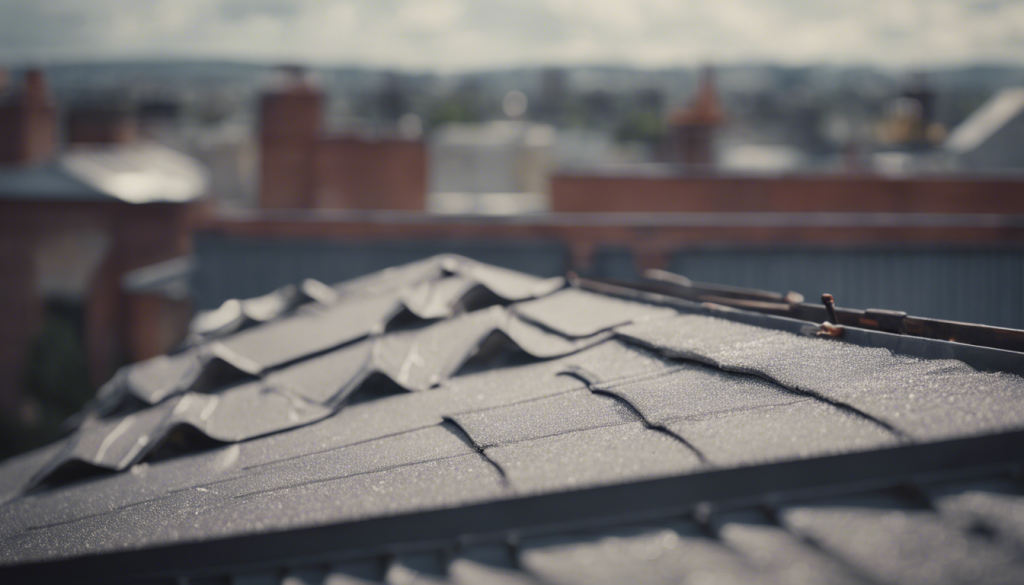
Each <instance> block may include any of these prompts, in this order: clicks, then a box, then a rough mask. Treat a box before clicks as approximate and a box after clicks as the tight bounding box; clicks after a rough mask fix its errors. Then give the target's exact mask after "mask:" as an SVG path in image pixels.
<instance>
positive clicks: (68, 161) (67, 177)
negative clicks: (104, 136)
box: [0, 143, 209, 204]
mask: <svg viewBox="0 0 1024 585" xmlns="http://www.w3.org/2000/svg"><path fill="white" fill-rule="evenodd" d="M207 174H208V173H207V171H206V170H205V169H204V168H203V167H202V165H201V164H200V163H199V162H198V161H196V160H195V159H193V158H192V157H190V156H188V155H185V154H183V153H180V152H178V151H175V150H173V149H170V148H167V147H165V146H161V145H159V144H155V143H153V144H148V143H142V144H129V145H116V146H81V147H77V148H74V149H71V150H69V151H67V152H65V153H63V154H61V155H60V156H58V157H57V158H56V159H55V160H54V161H51V162H48V163H45V164H41V165H36V166H31V167H11V168H0V198H4V199H16V200H21V199H24V200H35V201H123V202H125V203H133V204H136V203H138V204H141V203H165V202H169V203H185V202H188V201H192V200H195V199H197V198H199V197H202V196H203V195H205V193H206V190H207V188H208V187H209V184H208V183H209V178H208V176H207Z"/></svg>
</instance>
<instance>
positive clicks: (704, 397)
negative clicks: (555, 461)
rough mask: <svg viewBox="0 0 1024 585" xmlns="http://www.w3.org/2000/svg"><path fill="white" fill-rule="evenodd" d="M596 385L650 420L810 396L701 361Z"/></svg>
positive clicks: (672, 418) (662, 421)
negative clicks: (703, 364)
mask: <svg viewBox="0 0 1024 585" xmlns="http://www.w3.org/2000/svg"><path fill="white" fill-rule="evenodd" d="M595 388H596V389H598V390H600V391H602V392H607V393H608V394H613V395H615V396H619V397H620V398H622V399H623V400H625V401H627V402H629V403H630V404H632V405H633V406H634V407H635V408H636V409H637V410H638V411H640V414H642V415H643V417H644V419H646V420H647V421H648V422H651V423H665V422H668V421H672V420H676V419H680V418H699V417H703V416H706V415H710V414H723V413H727V412H732V411H742V410H748V409H751V408H758V407H762V406H771V405H777V404H789V403H792V402H796V401H800V400H806V399H807V398H806V396H802V395H799V394H796V393H793V392H790V391H789V390H786V389H785V388H782V387H780V386H778V385H775V384H772V383H770V382H766V381H764V380H761V379H758V378H754V377H752V376H737V375H735V374H729V373H726V372H723V371H721V370H717V369H715V368H709V367H706V366H702V365H700V364H686V365H684V366H682V367H681V368H680V369H678V370H675V371H672V372H668V373H663V374H660V375H657V376H649V377H646V378H642V379H637V380H628V381H625V382H618V383H605V384H598V385H597V386H595Z"/></svg>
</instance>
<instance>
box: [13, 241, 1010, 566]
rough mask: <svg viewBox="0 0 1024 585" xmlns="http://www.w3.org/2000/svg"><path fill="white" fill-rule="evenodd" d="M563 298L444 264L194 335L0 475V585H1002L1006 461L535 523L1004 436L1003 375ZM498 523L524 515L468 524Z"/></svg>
mask: <svg viewBox="0 0 1024 585" xmlns="http://www.w3.org/2000/svg"><path fill="white" fill-rule="evenodd" d="M567 286H568V285H567V284H566V283H565V281H563V280H561V279H554V280H551V279H547V280H544V279H539V278H534V277H530V276H527V275H522V274H518V273H513V272H510V271H507V270H504V269H498V268H494V267H488V266H484V265H481V264H478V263H476V262H473V261H470V260H467V259H464V258H459V257H451V256H444V257H436V258H431V259H428V260H425V261H423V262H418V263H415V264H412V265H407V266H404V267H398V268H396V269H392V270H389V271H385V272H384V273H378V274H375V275H370V276H368V277H364V278H361V279H358V280H355V281H350V282H347V283H342V284H339V285H334V286H331V287H327V286H325V285H319V283H315V284H313V283H303V284H302V285H300V286H298V287H290V288H287V289H282V290H280V291H277V292H276V293H273V294H271V295H268V296H267V297H261V298H260V299H250V300H248V301H239V302H235V303H229V304H226V305H225V306H224V307H221V309H218V310H217V312H219V313H220V314H207V315H200V316H199V317H197V319H196V323H194V324H193V328H192V331H193V334H192V336H191V337H190V338H189V340H188V341H187V342H186V343H185V344H183V345H182V347H181V348H179V351H178V352H177V353H175V354H173V355H170V356H163V357H159V358H155V359H153V360H150V361H148V362H142V363H139V364H134V365H132V366H128V367H126V368H125V369H123V370H122V371H121V372H120V373H119V374H118V375H117V376H115V377H114V379H112V380H111V381H110V382H109V383H108V384H107V385H106V386H105V387H104V389H103V390H102V392H101V396H100V398H99V399H98V400H97V401H96V403H95V404H94V405H92V406H91V407H90V410H89V411H88V412H87V413H86V415H85V417H84V420H83V422H82V424H81V426H80V428H79V429H78V430H77V431H76V432H75V433H74V434H72V435H71V436H69V437H68V438H66V439H65V440H63V441H61V442H59V443H57V444H55V445H52V446H49V447H46V448H44V449H41V450H39V451H36V452H33V453H29V454H26V455H23V456H21V457H18V458H15V459H12V460H9V461H7V462H4V463H3V464H2V465H0V502H3V503H2V505H0V575H2V574H3V573H2V572H3V571H4V570H13V569H11V566H12V565H14V566H16V567H14V568H15V569H17V568H18V567H17V566H25V567H27V569H29V570H31V569H32V568H33V567H35V568H37V569H38V568H39V567H45V566H47V565H38V564H36V565H33V563H41V562H43V563H45V562H53V561H67V562H69V563H74V562H75V560H76V559H86V560H88V561H89V562H90V563H92V564H91V565H89V571H92V573H89V571H84V570H83V571H82V572H76V573H74V574H70V575H67V577H68V578H70V579H72V580H74V579H75V578H85V577H87V576H89V575H92V577H93V578H96V579H97V580H110V579H111V578H114V577H124V578H129V577H134V576H139V575H149V576H151V577H154V578H157V577H159V578H160V579H165V580H166V582H172V581H173V580H174V579H176V578H179V577H195V578H199V577H204V578H205V577H210V578H212V579H214V580H215V581H214V582H227V580H228V579H230V580H231V582H252V583H260V582H268V583H269V582H273V583H281V582H288V583H365V582H370V583H381V582H383V583H412V582H417V583H418V582H424V583H431V582H441V583H478V582H497V583H504V582H507V583H537V582H549V583H622V582H626V581H636V582H639V583H663V582H665V583H668V582H672V583H677V582H685V581H687V580H689V582H701V583H703V582H708V583H733V582H736V583H741V582H742V583H749V582H773V583H794V582H807V583H814V582H823V581H827V582H836V583H866V582H894V583H932V582H972V583H973V582H991V583H1003V582H1006V583H1010V582H1020V578H1019V575H1021V574H1024V571H1022V570H1024V565H1022V556H1021V554H1022V552H1024V498H1022V497H1021V494H1022V492H1024V484H1022V483H1021V482H1020V481H1019V479H1018V478H1016V477H1015V476H1013V475H1012V473H1011V472H1012V471H1013V469H1012V468H1013V466H1010V467H1005V466H1003V467H999V466H996V467H992V466H989V467H986V468H985V469H984V470H983V472H979V471H977V470H970V471H969V472H968V471H967V470H966V468H965V469H964V470H960V469H953V472H951V473H945V474H944V475H942V476H941V477H938V476H936V477H932V476H929V477H927V478H925V479H917V478H916V476H913V477H912V476H911V475H907V476H904V477H900V478H897V480H896V481H895V482H894V483H893V485H880V486H874V487H872V486H871V485H868V483H863V482H861V483H856V482H847V483H848V484H849V486H850V487H848V488H847V489H843V490H839V491H838V492H837V491H836V490H835V489H833V490H824V491H823V490H818V491H813V492H811V493H805V492H801V491H800V490H799V489H797V488H801V487H803V485H804V484H805V483H806V481H805V480H804V479H801V478H796V477H794V478H793V479H791V480H788V481H789V484H790V485H791V487H792V488H793V489H792V490H790V491H792V493H791V494H789V495H785V494H782V495H780V493H781V492H779V491H778V490H773V491H771V493H767V492H765V493H761V492H759V491H758V490H759V488H758V484H757V482H751V485H747V486H743V489H746V490H747V492H748V495H751V496H756V497H753V499H751V498H750V497H748V498H747V499H745V500H743V501H737V502H734V503H733V504H730V505H727V506H726V505H718V504H715V505H713V506H710V507H709V505H698V506H696V507H693V506H690V507H688V508H687V507H686V506H682V507H680V509H678V510H674V511H671V512H667V511H664V512H660V513H657V514H651V513H650V510H646V509H645V508H644V506H645V504H646V503H645V501H644V500H645V498H643V497H638V498H637V501H635V502H634V501H630V498H629V497H622V494H629V493H630V492H626V491H619V492H615V493H616V494H619V496H616V498H615V499H614V501H613V500H611V499H609V500H608V501H607V503H608V507H607V509H606V507H605V506H603V505H598V506H596V507H593V508H591V509H587V510H584V513H583V517H584V518H585V519H586V522H583V523H582V524H581V523H580V522H576V523H572V522H568V523H561V524H559V527H557V528H551V527H546V528H541V525H543V524H544V523H545V522H544V521H543V520H546V518H540V519H531V518H533V517H536V516H538V514H537V513H536V512H535V511H534V512H530V510H531V508H529V506H531V505H533V504H531V502H532V503H536V502H540V501H541V500H537V499H536V498H537V497H544V496H552V497H557V495H558V494H563V493H568V494H579V500H578V501H580V502H582V501H584V499H585V497H590V496H584V494H598V495H600V494H602V493H609V494H610V493H611V492H601V491H600V490H601V489H602V488H604V487H614V486H625V489H628V488H629V486H633V485H637V486H644V485H655V484H656V483H657V481H662V480H666V481H667V480H672V481H678V482H681V483H677V484H672V485H673V486H676V487H674V488H673V489H676V491H678V492H679V493H681V494H682V493H684V492H686V491H687V489H689V488H688V486H689V485H690V484H687V483H686V482H687V481H689V479H688V478H693V480H694V481H697V480H698V479H700V478H704V477H710V476H713V475H714V473H716V472H729V473H743V472H744V470H761V469H767V468H770V467H771V466H772V465H784V464H791V463H792V464H804V463H806V464H807V465H813V464H815V462H819V461H828V460H830V458H836V457H841V456H854V455H857V454H867V455H868V456H870V455H871V454H873V453H883V454H884V453H896V454H898V453H902V452H903V451H900V449H911V450H912V449H917V448H928V447H929V446H930V445H938V446H939V447H935V448H936V449H938V448H942V447H941V446H942V445H945V444H947V443H946V442H951V443H949V444H952V443H955V442H956V441H958V440H968V439H969V438H977V437H982V438H984V437H997V438H998V437H1002V436H1016V435H1014V434H1013V433H1016V432H1018V431H1020V430H1022V429H1024V379H1022V378H1021V377H1019V376H1016V375H1013V374H1009V373H1006V372H1000V371H985V372H983V371H979V370H977V369H975V368H973V367H971V366H970V365H968V364H966V363H964V362H962V361H957V360H956V359H923V358H920V357H915V356H912V355H906V354H894V353H893V352H891V351H890V350H888V349H883V348H881V347H869V346H865V345H864V344H856V343H850V342H847V341H843V340H833V339H825V338H818V337H812V336H805V335H800V334H798V333H794V332H792V329H793V328H792V327H779V328H772V327H771V325H772V323H774V321H772V319H771V318H767V319H765V320H764V324H765V325H767V326H757V325H751V324H748V323H740V322H737V321H735V320H732V319H730V318H727V317H729V315H721V316H720V317H715V316H709V315H708V314H699V313H698V314H693V313H686V312H680V310H682V309H680V310H677V309H672V308H667V307H665V306H658V305H655V304H650V303H644V302H638V301H634V300H626V299H620V298H612V297H609V296H606V295H602V294H598V293H594V292H589V291H583V290H579V289H575V288H567ZM302 290H308V291H312V292H311V293H310V294H304V293H302V292H301V291H302ZM934 343H936V344H944V343H945V342H934ZM945 345H949V346H952V345H953V344H945ZM953 349H955V348H953ZM947 353H948V354H949V355H950V356H955V351H953V350H952V349H951V350H950V352H947ZM907 452H908V453H909V452H910V451H907ZM915 453H916V451H915ZM1017 453H1019V451H1017ZM939 455H940V457H939V458H940V459H946V460H949V459H950V458H949V457H942V456H941V455H942V454H941V453H940V454H939ZM985 457H986V455H984V454H982V455H981V456H980V457H979V460H980V459H984V458H985ZM990 458H991V457H990ZM926 459H927V457H923V456H922V457H915V458H914V460H912V461H911V465H909V466H908V470H909V469H910V468H911V467H913V466H914V465H916V463H915V461H924V460H926ZM1011 459H1014V460H1015V463H1014V464H1015V465H1016V463H1019V455H1013V456H1012V457H1011ZM944 465H946V466H947V467H949V465H948V464H944ZM861 467H864V473H865V474H866V475H865V479H866V478H867V476H868V475H870V474H871V473H873V471H872V469H871V466H864V465H861ZM780 469H781V468H780ZM787 469H789V468H787ZM801 469H803V468H801ZM843 473H845V474H847V475H848V476H850V477H854V476H855V475H856V473H858V471H857V469H850V468H847V469H845V470H844V471H843ZM908 473H910V472H909V471H908ZM851 474H852V475H851ZM751 477H752V476H751ZM801 477H804V476H801ZM808 477H809V476H808ZM908 478H910V479H908ZM782 481H783V482H785V481H787V480H786V479H785V478H783V480H782ZM808 481H809V480H808ZM908 481H910V483H911V484H912V486H911V487H907V482H908ZM652 482H654V483H652ZM734 483H735V482H734ZM869 483H870V482H869ZM693 485H694V486H696V485H697V484H696V483H694V484H693ZM702 485H703V484H702ZM844 485H845V484H844ZM694 489H695V490H696V489H697V488H694ZM730 489H733V490H734V491H735V489H736V488H734V487H730ZM765 489H767V488H765ZM595 490H597V491H595ZM798 492H799V493H798ZM839 492H841V493H839ZM637 493H639V492H637ZM594 497H595V498H597V496H594ZM609 497H610V496H609ZM679 497H683V496H679ZM700 499H701V501H715V500H716V499H717V494H716V493H711V494H710V495H706V496H701V498H700ZM549 501H553V500H549ZM588 501H597V502H601V501H602V500H600V498H598V499H596V500H588ZM680 501H681V500H680ZM497 503H508V505H512V506H515V505H519V504H520V503H523V505H524V506H527V507H526V508H523V509H524V510H526V511H527V512H528V513H524V514H523V516H522V518H511V519H510V518H507V516H508V514H507V513H506V514H505V516H504V517H503V516H497V515H488V514H496V512H495V513H492V512H489V510H494V509H495V508H488V507H487V506H491V505H495V504H497ZM564 504H565V506H556V507H555V508H553V509H551V510H549V512H548V514H549V515H550V516H551V517H552V519H553V518H554V516H557V514H558V508H559V507H565V508H566V509H568V508H571V507H572V504H571V503H569V502H564ZM503 505H504V504H503ZM580 505H582V504H580ZM654 505H655V504H654V502H653V500H652V501H651V506H654ZM612 508H615V509H627V510H634V509H635V510H636V511H637V512H638V513H637V514H628V515H627V516H628V517H623V516H622V515H621V514H618V515H613V514H612V512H611V510H612ZM460 509H466V510H481V512H479V513H478V514H476V517H475V519H474V520H473V521H474V522H478V523H482V524H481V525H482V526H483V527H484V528H487V527H488V526H490V525H488V524H487V522H489V521H490V522H492V523H493V526H491V528H492V529H489V530H483V532H487V533H488V534H487V535H486V536H480V537H474V538H472V539H469V540H466V539H465V538H459V539H455V540H451V539H448V540H446V539H445V538H441V537H437V538H434V539H433V540H429V539H428V540H429V542H425V543H421V544H419V545H416V546H410V545H408V543H409V542H412V541H422V540H423V538H414V537H413V535H412V532H416V534H422V533H424V531H425V532H426V533H430V531H431V530H434V529H436V530H437V531H439V533H441V532H445V531H446V530H449V528H448V526H447V525H444V526H443V525H442V524H443V523H442V522H441V521H440V520H416V522H419V524H408V525H405V526H411V527H413V528H415V530H411V531H410V533H409V534H408V535H403V534H401V533H399V532H395V531H394V530H391V531H389V532H387V534H386V535H385V536H381V535H379V534H378V535H375V536H374V535H367V536H366V538H362V539H360V541H359V542H360V543H361V544H360V546H358V547H355V548H353V547H351V546H345V547H341V545H338V546H339V547H341V548H338V549H337V550H334V549H331V548H330V545H329V541H324V540H323V539H321V540H319V541H317V544H316V545H315V546H313V547H312V548H309V549H308V551H313V550H314V549H315V550H316V554H313V552H308V554H306V553H303V554H302V555H300V557H301V558H299V557H296V556H295V555H292V556H288V555H289V554H291V553H285V552H280V551H284V550H285V547H283V546H282V547H275V546H274V544H273V542H274V541H273V540H270V541H267V540H264V541H261V542H263V543H264V544H263V545H262V546H264V549H263V550H262V551H260V550H258V549H257V548H251V549H249V550H250V552H249V553H248V556H245V555H243V557H242V558H244V559H245V560H244V562H243V563H242V564H243V565H245V566H239V561H238V560H237V557H232V558H234V560H232V561H231V562H230V563H228V560H227V558H228V557H227V556H225V557H224V561H223V562H224V564H225V565H224V566H219V564H218V562H219V561H218V558H217V557H216V553H213V552H210V553H208V554H209V555H212V556H211V558H208V559H205V560H203V561H202V562H201V563H200V562H199V561H197V560H195V559H186V558H184V557H179V561H180V562H181V565H180V567H185V566H189V567H192V568H189V569H184V568H180V567H179V566H178V565H174V564H173V563H172V562H171V561H162V562H166V563H171V564H170V565H167V564H165V565H164V566H160V565H159V563H148V562H147V563H138V562H133V561H132V560H131V559H132V557H130V556H124V554H120V553H126V551H127V554H129V555H131V554H132V552H131V551H163V550H168V551H172V552H173V550H174V549H173V546H174V545H179V546H180V545H188V544H193V543H203V544H204V546H206V545H207V544H209V545H210V547H208V548H207V549H206V550H209V551H214V550H220V549H217V548H216V547H214V546H213V544H215V543H218V542H232V541H231V539H239V538H245V537H251V536H257V535H272V536H273V535H279V534H287V533H290V532H291V533H296V532H297V531H298V532H301V531H302V530H306V529H310V528H311V527H340V528H339V529H345V527H348V526H352V527H358V526H364V525H365V522H367V521H371V520H374V519H382V518H384V519H387V518H391V519H395V518H406V517H408V518H425V517H423V516H417V514H423V513H425V512H433V511H437V512H438V513H444V512H445V511H446V510H447V511H457V510H460ZM503 509H504V508H503ZM552 510H553V511H552ZM644 510H646V511H645V512H644V514H640V513H639V512H641V511H644ZM531 514H532V516H531ZM606 514H608V517H605V515H606ZM438 518H440V517H438ZM488 519H490V520H488ZM460 521H463V522H465V521H466V520H465V518H462V520H460ZM552 521H553V520H552ZM432 523H433V524H432ZM510 523H511V524H516V523H518V524H516V525H517V526H519V527H520V528H517V529H516V530H515V531H509V530H506V528H505V526H506V525H507V524H510ZM534 525H536V526H534ZM451 526H456V524H455V519H454V517H453V519H452V524H451ZM534 528H536V529H534ZM450 530H456V528H451V529H450ZM459 534H460V535H461V534H462V533H459ZM374 538H376V539H377V540H380V539H381V538H384V539H385V540H384V541H382V544H383V545H385V546H376V547H373V546H369V544H366V543H369V542H371V541H373V540H374ZM239 542H240V541H239ZM268 542H269V543H271V544H270V545H269V548H267V546H268V545H267V544H266V543H268ZM324 542H328V544H324ZM338 542H341V541H340V540H339V541H338ZM400 543H405V544H404V545H403V546H398V544H400ZM324 547H327V548H324ZM275 549H279V550H275ZM225 550H227V549H225ZM303 550H306V549H303ZM115 553H117V554H115ZM328 553H330V554H328ZM335 553H336V554H335ZM169 554H170V553H169ZM282 555H283V558H276V557H282ZM308 555H312V556H313V557H315V558H309V556H308ZM161 558H163V557H161ZM168 558H171V557H168ZM107 559H109V560H107ZM104 563H106V564H104ZM190 563H191V564H190ZM196 563H198V564H196ZM53 566H57V567H59V566H61V565H60V563H56V564H54V565H53ZM68 566H69V567H71V566H74V565H68ZM69 570H70V569H69ZM149 572H152V575H150V573H149ZM24 574H26V575H28V574H30V573H24ZM11 575H14V576H17V575H15V574H13V573H12V574H11ZM19 575H20V574H19ZM97 575H100V576H102V577H103V578H100V577H97ZM217 579H220V581H216V580H217ZM158 580H159V579H158Z"/></svg>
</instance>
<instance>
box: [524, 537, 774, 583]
mask: <svg viewBox="0 0 1024 585" xmlns="http://www.w3.org/2000/svg"><path fill="white" fill-rule="evenodd" d="M521 547H522V552H521V553H520V559H521V562H522V564H523V567H524V568H525V569H526V570H528V571H530V572H531V573H534V574H536V575H538V576H540V577H541V578H542V579H543V580H544V581H545V582H547V583H559V584H566V585H569V584H577V583H578V584H581V585H582V584H593V583H607V584H609V585H612V584H621V583H636V584H648V583H650V584H660V583H687V582H695V583H737V584H738V583H765V582H769V583H770V582H772V581H771V575H768V574H764V573H760V572H758V571H757V570H756V568H755V567H754V566H753V565H752V564H750V563H748V562H747V561H746V559H744V558H743V557H741V556H740V555H738V554H736V553H735V552H734V551H732V550H730V549H729V548H727V547H726V546H724V545H723V544H722V543H721V542H719V541H717V540H716V539H713V538H709V537H707V536H705V535H704V534H702V532H701V530H700V528H699V527H698V526H697V525H696V524H694V523H691V522H673V523H669V524H667V525H662V526H657V525H656V526H650V527H644V526H637V527H628V528H619V529H611V530H606V531H602V532H597V533H595V534H592V535H588V534H586V533H581V534H568V535H559V536H555V537H546V538H537V539H531V540H527V541H524V542H523V543H522V545H521Z"/></svg>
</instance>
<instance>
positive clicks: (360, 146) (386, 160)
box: [312, 138, 427, 210]
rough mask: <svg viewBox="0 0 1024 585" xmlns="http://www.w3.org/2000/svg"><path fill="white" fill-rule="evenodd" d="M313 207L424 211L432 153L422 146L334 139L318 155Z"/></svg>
mask: <svg viewBox="0 0 1024 585" xmlns="http://www.w3.org/2000/svg"><path fill="white" fill-rule="evenodd" d="M313 182H314V187H313V189H314V193H313V198H312V199H313V204H312V207H317V208H323V209H407V210H422V209H424V206H425V198H426V192H427V153H426V147H425V145H424V144H423V143H422V142H419V141H409V140H365V139H360V138H332V139H326V140H323V141H321V142H320V144H319V147H318V149H317V153H316V162H315V171H314V180H313Z"/></svg>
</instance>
